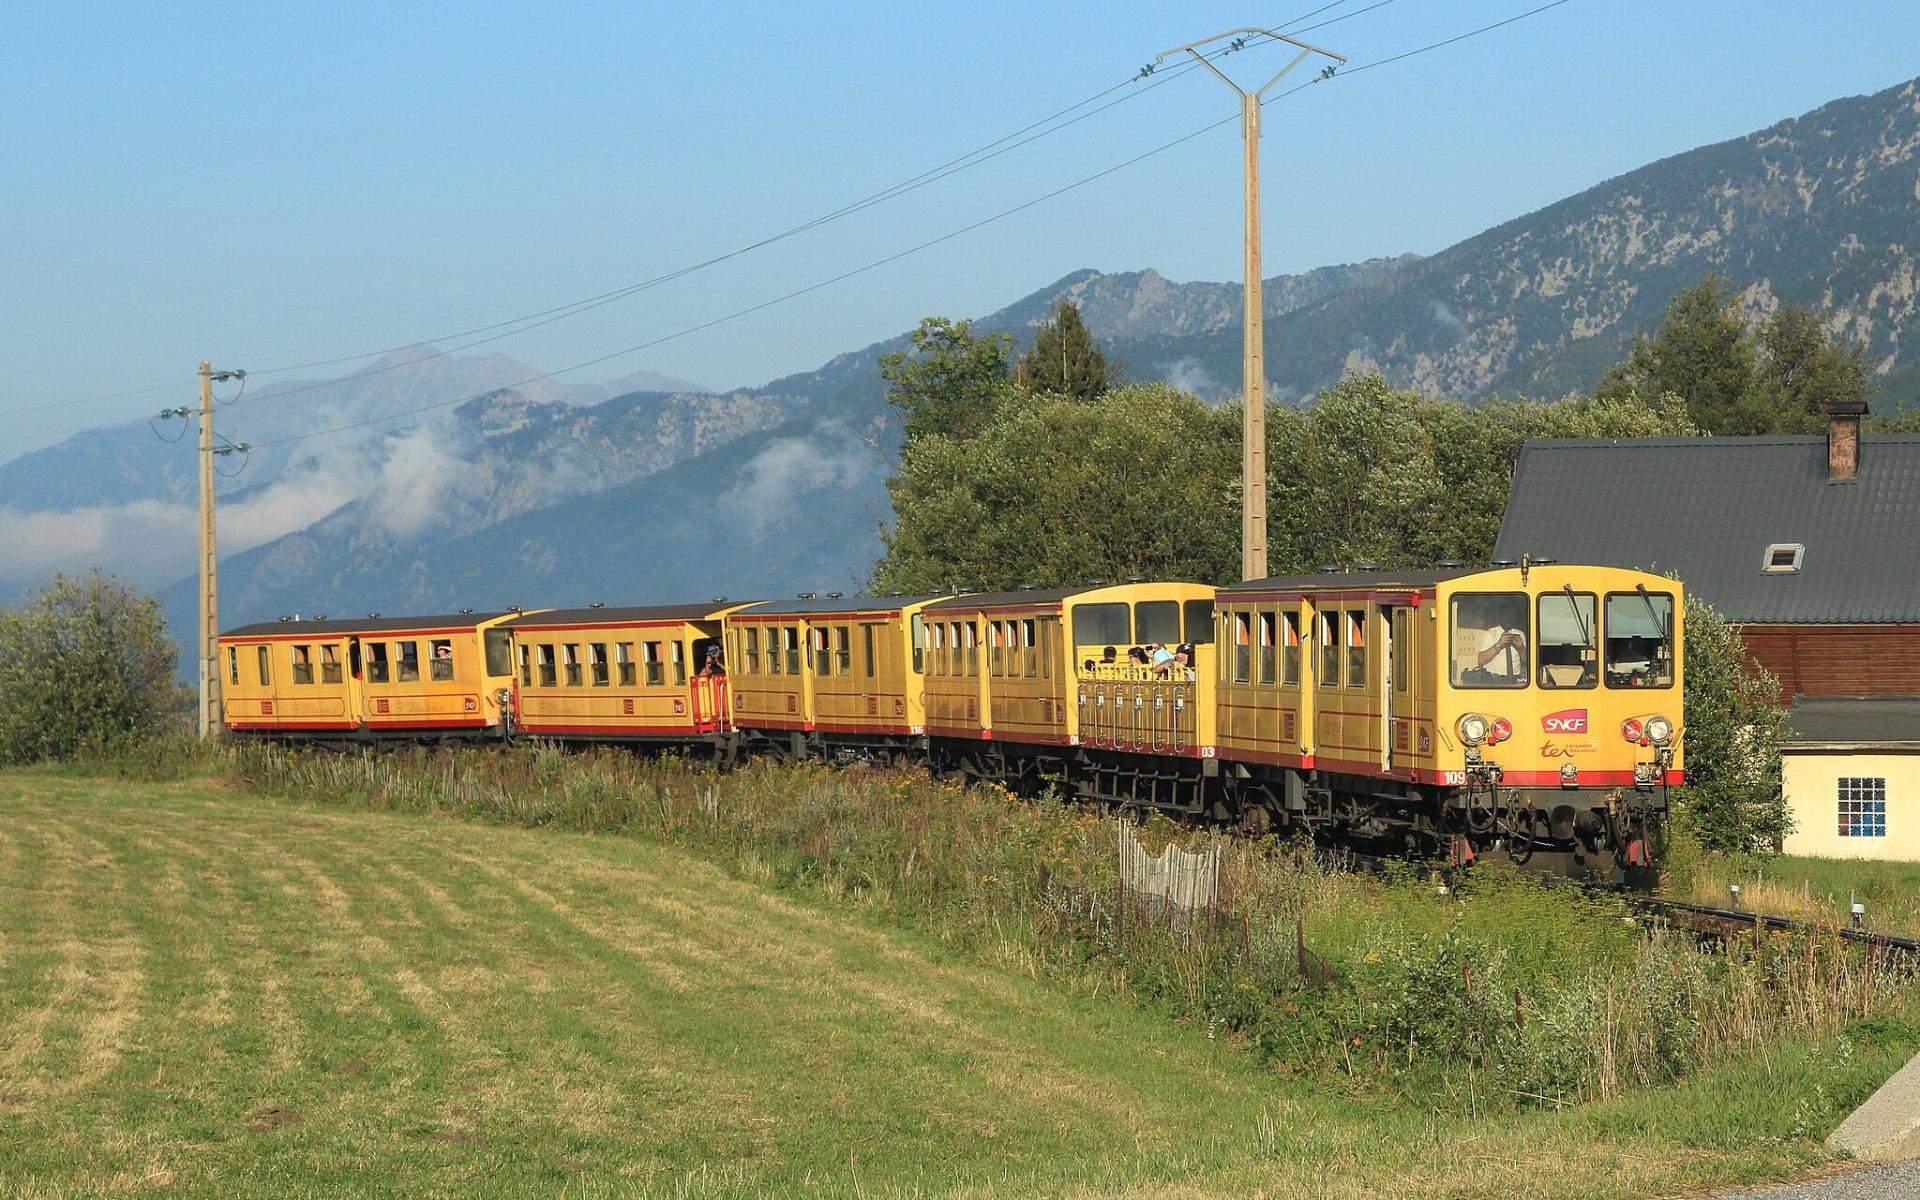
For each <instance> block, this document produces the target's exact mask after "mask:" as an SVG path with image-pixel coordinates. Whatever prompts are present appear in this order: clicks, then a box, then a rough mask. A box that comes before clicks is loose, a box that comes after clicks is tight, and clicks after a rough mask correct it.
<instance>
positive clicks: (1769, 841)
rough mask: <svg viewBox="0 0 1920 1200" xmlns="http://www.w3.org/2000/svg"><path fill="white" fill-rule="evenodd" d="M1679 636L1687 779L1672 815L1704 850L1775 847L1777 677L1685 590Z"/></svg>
mask: <svg viewBox="0 0 1920 1200" xmlns="http://www.w3.org/2000/svg"><path fill="white" fill-rule="evenodd" d="M1683 636H1684V641H1685V645H1684V647H1683V650H1682V653H1683V655H1684V669H1685V673H1686V682H1685V695H1684V697H1683V698H1682V704H1683V708H1684V718H1683V721H1682V725H1681V728H1682V745H1683V747H1684V750H1685V757H1686V768H1687V783H1686V785H1685V786H1684V787H1682V788H1680V789H1679V791H1678V793H1677V794H1676V795H1675V797H1674V804H1675V814H1676V817H1677V818H1678V820H1679V821H1680V822H1681V823H1682V824H1683V826H1684V827H1685V828H1686V829H1687V830H1688V831H1690V832H1691V833H1692V834H1693V835H1694V836H1695V837H1696V838H1697V839H1698V840H1699V842H1700V843H1701V844H1702V845H1703V846H1705V847H1706V848H1708V849H1710V850H1723V851H1735V852H1749V851H1760V852H1765V851H1774V850H1778V849H1779V848H1780V843H1781V842H1782V840H1784V839H1785V837H1786V835H1787V833H1788V832H1789V831H1790V829H1791V828H1792V818H1791V816H1790V815H1789V814H1788V812H1787V806H1786V801H1785V799H1784V797H1783V795H1782V792H1781V785H1780V741H1781V738H1782V725H1783V724H1784V723H1785V721H1786V715H1787V713H1786V709H1785V708H1784V707H1783V706H1782V705H1781V704H1780V702H1779V699H1778V697H1779V692H1780V681H1779V680H1777V679H1775V678H1774V677H1773V676H1772V675H1771V674H1769V673H1768V672H1767V671H1766V670H1765V669H1764V668H1762V667H1759V666H1757V665H1755V664H1752V663H1749V662H1748V661H1747V659H1746V654H1745V645H1744V643H1743V642H1742V641H1741V638H1740V631H1739V629H1738V628H1736V627H1735V626H1733V625H1730V624H1728V623H1727V621H1726V619H1725V618H1724V617H1722V616H1721V615H1720V614H1719V613H1717V612H1715V611H1714V610H1713V607H1712V606H1711V605H1709V604H1707V603H1706V602H1705V601H1704V600H1697V599H1695V598H1694V597H1692V596H1689V597H1687V609H1686V627H1685V631H1684V635H1683Z"/></svg>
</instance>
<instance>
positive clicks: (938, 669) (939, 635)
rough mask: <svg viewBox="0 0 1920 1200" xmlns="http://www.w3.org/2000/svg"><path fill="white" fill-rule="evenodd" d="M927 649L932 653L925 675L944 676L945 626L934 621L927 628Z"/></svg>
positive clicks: (945, 660) (945, 669)
mask: <svg viewBox="0 0 1920 1200" xmlns="http://www.w3.org/2000/svg"><path fill="white" fill-rule="evenodd" d="M927 648H928V649H929V650H931V651H932V652H933V653H932V654H931V655H930V656H929V658H928V662H927V673H928V674H929V675H945V674H946V673H947V627H946V626H945V625H943V624H941V623H940V622H938V621H935V622H934V623H933V624H932V625H930V626H928V628H927Z"/></svg>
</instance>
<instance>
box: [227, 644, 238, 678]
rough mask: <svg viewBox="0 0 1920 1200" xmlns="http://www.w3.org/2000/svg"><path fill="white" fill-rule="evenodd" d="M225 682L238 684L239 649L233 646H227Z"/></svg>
mask: <svg viewBox="0 0 1920 1200" xmlns="http://www.w3.org/2000/svg"><path fill="white" fill-rule="evenodd" d="M227 682H228V683H230V684H232V685H233V686H235V687H239V686H240V651H239V650H238V649H237V648H236V647H233V646H228V647H227Z"/></svg>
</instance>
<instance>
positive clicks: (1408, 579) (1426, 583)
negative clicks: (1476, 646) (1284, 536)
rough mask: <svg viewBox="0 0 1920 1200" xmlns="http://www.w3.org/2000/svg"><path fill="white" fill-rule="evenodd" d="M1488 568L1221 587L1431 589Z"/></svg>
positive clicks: (1228, 590)
mask: <svg viewBox="0 0 1920 1200" xmlns="http://www.w3.org/2000/svg"><path fill="white" fill-rule="evenodd" d="M1494 569H1495V568H1493V567H1490V566H1478V567H1468V566H1460V567H1428V568H1426V569H1423V570H1418V571H1313V572H1310V573H1308V574H1305V575H1269V576H1268V577H1267V578H1265V579H1248V580H1245V581H1244V582H1241V583H1230V584H1227V585H1226V586H1224V587H1222V588H1220V593H1221V594H1222V595H1230V594H1232V593H1235V592H1304V591H1312V590H1314V589H1317V588H1339V589H1342V590H1345V589H1348V588H1430V587H1433V586H1435V585H1437V584H1442V583H1445V582H1447V581H1448V580H1450V579H1459V578H1461V577H1462V576H1466V575H1478V574H1480V573H1481V572H1483V571H1489V570H1494Z"/></svg>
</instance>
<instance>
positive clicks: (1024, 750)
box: [921, 583, 1213, 810]
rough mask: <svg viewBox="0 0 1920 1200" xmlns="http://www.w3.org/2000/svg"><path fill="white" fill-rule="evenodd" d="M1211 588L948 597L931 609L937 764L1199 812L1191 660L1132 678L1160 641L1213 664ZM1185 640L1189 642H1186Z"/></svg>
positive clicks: (1205, 747) (1200, 755)
mask: <svg viewBox="0 0 1920 1200" xmlns="http://www.w3.org/2000/svg"><path fill="white" fill-rule="evenodd" d="M1212 602H1213V589H1212V588H1210V587H1206V586H1203V585H1200V584H1187V583H1125V584H1116V585H1108V586H1093V587H1081V588H1061V589H1051V590H1024V591H1015V592H996V593H985V594H979V595H967V596H956V597H954V598H952V599H947V600H941V601H938V602H936V603H933V604H929V605H928V606H927V607H926V609H925V610H924V611H923V613H922V614H921V615H922V618H923V620H924V622H925V626H926V639H927V680H926V689H927V734H928V737H929V739H930V740H931V741H932V742H933V745H934V747H935V752H936V757H938V758H943V759H945V760H946V761H948V762H950V763H952V764H957V765H959V766H960V767H962V768H964V769H966V770H968V771H970V772H974V773H977V774H980V775H983V776H987V777H993V778H1001V779H1005V780H1007V781H1008V782H1010V783H1014V784H1016V785H1021V784H1034V783H1037V782H1038V781H1039V780H1040V779H1042V778H1043V777H1045V778H1053V779H1057V780H1061V781H1064V782H1066V783H1068V784H1069V785H1070V786H1071V787H1072V788H1073V790H1074V791H1075V792H1076V793H1077V794H1080V795H1083V796H1086V797H1088V798H1096V799H1105V800H1112V801H1116V802H1122V803H1142V804H1157V805H1162V806H1171V807H1182V808H1192V809H1195V810H1198V808H1199V807H1200V806H1201V801H1200V792H1201V789H1202V786H1203V785H1202V783H1201V776H1202V774H1203V771H1202V769H1201V768H1200V767H1198V766H1189V767H1186V768H1178V767H1176V768H1171V769H1169V768H1167V767H1166V766H1164V765H1161V764H1156V763H1154V762H1153V761H1152V759H1154V758H1155V757H1161V758H1173V759H1179V760H1192V761H1193V762H1194V763H1198V762H1199V761H1200V760H1202V759H1204V758H1206V757H1209V756H1210V753H1211V749H1212V737H1213V734H1212V727H1213V711H1212V706H1211V703H1210V698H1211V697H1210V694H1209V697H1208V702H1201V701H1199V700H1198V699H1197V695H1198V692H1199V689H1200V688H1201V686H1202V685H1201V684H1200V681H1199V674H1198V672H1197V670H1196V668H1195V665H1194V663H1193V662H1192V661H1189V662H1185V663H1181V664H1179V665H1178V666H1177V667H1176V666H1175V665H1174V664H1171V663H1169V664H1166V665H1165V666H1164V668H1163V669H1160V670H1155V669H1153V668H1152V667H1151V666H1144V667H1130V666H1129V665H1128V664H1129V659H1128V651H1129V650H1132V649H1135V648H1136V647H1144V646H1147V645H1151V644H1152V643H1155V642H1158V643H1161V644H1162V645H1164V646H1165V647H1166V648H1167V653H1168V654H1173V653H1174V652H1175V651H1176V650H1177V649H1179V648H1181V647H1183V646H1187V648H1188V651H1189V654H1188V657H1189V659H1190V660H1191V659H1192V658H1194V657H1195V656H1202V657H1205V658H1206V660H1207V661H1209V662H1210V661H1211V654H1212V648H1211V646H1210V644H1209V643H1211V641H1212V632H1213V624H1212ZM1189 643H1191V644H1192V645H1190V646H1189V645H1188V644H1189Z"/></svg>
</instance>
